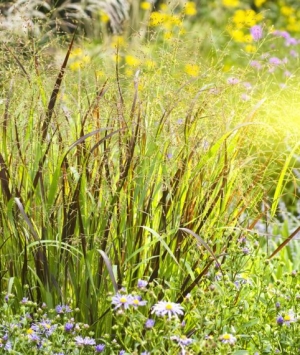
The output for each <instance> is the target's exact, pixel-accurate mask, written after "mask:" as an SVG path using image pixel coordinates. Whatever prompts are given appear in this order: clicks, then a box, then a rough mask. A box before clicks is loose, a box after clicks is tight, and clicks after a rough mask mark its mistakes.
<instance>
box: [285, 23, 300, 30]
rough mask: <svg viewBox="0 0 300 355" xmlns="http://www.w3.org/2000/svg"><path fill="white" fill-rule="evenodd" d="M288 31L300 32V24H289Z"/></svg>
mask: <svg viewBox="0 0 300 355" xmlns="http://www.w3.org/2000/svg"><path fill="white" fill-rule="evenodd" d="M287 30H288V31H291V32H300V22H297V23H290V24H288V25H287Z"/></svg>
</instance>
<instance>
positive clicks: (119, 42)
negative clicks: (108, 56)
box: [110, 36, 125, 48]
mask: <svg viewBox="0 0 300 355" xmlns="http://www.w3.org/2000/svg"><path fill="white" fill-rule="evenodd" d="M110 46H111V47H112V48H116V47H119V48H120V47H124V46H125V38H124V37H123V36H113V37H112V40H111V44H110Z"/></svg>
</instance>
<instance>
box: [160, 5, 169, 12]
mask: <svg viewBox="0 0 300 355" xmlns="http://www.w3.org/2000/svg"><path fill="white" fill-rule="evenodd" d="M159 9H160V10H161V11H167V10H168V5H167V4H160V5H159Z"/></svg>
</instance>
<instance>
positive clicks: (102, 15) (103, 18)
mask: <svg viewBox="0 0 300 355" xmlns="http://www.w3.org/2000/svg"><path fill="white" fill-rule="evenodd" d="M100 21H101V22H103V23H107V22H108V21H109V16H108V14H107V13H106V12H104V11H103V10H101V11H100Z"/></svg>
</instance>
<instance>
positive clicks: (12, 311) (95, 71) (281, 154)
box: [0, 0, 300, 355]
mask: <svg viewBox="0 0 300 355" xmlns="http://www.w3.org/2000/svg"><path fill="white" fill-rule="evenodd" d="M238 3H239V1H229V0H228V1H224V2H223V5H224V6H225V7H228V8H231V9H233V8H235V7H236V6H238ZM260 4H261V5H263V2H260ZM257 6H258V2H257ZM146 7H147V6H146V5H145V4H144V5H143V8H142V9H140V11H141V12H142V13H143V12H146V13H144V16H145V19H146V20H147V21H146V22H145V24H144V25H145V28H144V31H145V32H143V33H142V35H141V38H140V39H139V40H135V38H134V36H132V41H131V43H129V42H128V40H127V39H125V38H123V37H122V36H119V35H118V36H114V37H113V38H112V41H111V43H110V44H108V45H107V47H105V46H103V47H101V48H99V47H97V46H93V43H87V42H78V43H75V36H74V37H73V39H72V40H70V44H69V46H68V47H67V48H65V47H63V42H62V44H61V48H58V49H57V50H56V51H55V54H54V55H52V56H51V55H50V54H49V51H48V45H46V46H45V47H42V48H40V49H39V51H37V50H36V48H35V44H36V42H35V39H34V38H30V39H29V40H28V44H27V45H28V46H29V47H31V48H33V51H32V52H30V53H32V55H31V57H29V59H30V60H26V56H24V57H23V56H20V55H19V53H18V52H16V50H15V49H14V48H13V47H12V48H10V47H8V46H5V47H4V48H5V51H6V52H5V53H6V54H7V55H8V59H7V58H6V64H5V67H4V68H5V72H4V75H3V77H2V79H1V90H2V91H1V97H2V98H1V100H2V101H1V105H0V111H1V117H2V121H1V126H0V137H1V140H0V182H1V189H0V227H1V233H2V236H3V242H2V243H1V260H0V266H1V269H0V272H1V274H0V290H1V292H3V296H4V298H3V304H2V314H3V315H4V316H3V320H2V321H1V324H0V332H1V333H0V338H1V341H0V353H2V352H3V353H6V352H9V351H11V352H13V351H15V353H33V354H34V353H37V354H38V353H49V354H53V355H54V354H94V353H97V352H98V353H101V352H102V353H106V354H148V353H150V354H174V353H179V354H213V353H215V354H224V355H225V354H235V355H242V354H244V355H245V354H254V353H277V352H279V353H280V352H281V353H283V354H291V355H292V354H295V353H296V352H297V351H298V348H299V347H300V340H299V335H298V330H299V329H298V324H299V323H298V318H299V309H298V302H299V299H300V296H299V293H300V292H299V286H298V285H297V279H298V272H297V271H296V270H297V268H298V264H297V263H296V262H295V260H297V255H299V254H297V253H299V250H298V249H299V248H297V246H295V244H294V243H291V244H292V246H291V247H290V246H288V247H286V246H287V244H288V243H289V242H290V241H291V240H292V239H293V238H294V236H295V235H296V234H297V232H298V226H297V223H296V221H295V219H294V220H292V219H290V220H291V222H289V223H288V222H286V221H285V218H281V217H280V213H281V211H283V210H284V209H283V208H282V207H281V204H282V203H284V202H283V201H284V199H282V196H283V195H284V194H291V192H290V182H291V181H292V182H293V183H294V184H297V181H298V178H297V176H296V174H295V173H294V170H295V169H294V170H293V167H296V163H297V156H298V155H297V154H299V143H298V140H299V139H298V138H299V125H297V124H295V121H290V120H288V119H287V118H286V117H287V113H289V112H291V117H295V116H297V115H296V113H295V111H294V109H293V108H294V107H295V106H296V105H297V100H298V99H299V94H298V92H299V90H293V88H298V87H299V84H297V83H298V79H297V78H298V76H297V75H298V74H297V70H296V69H295V67H296V64H297V60H298V59H297V58H298V47H297V46H298V40H297V39H296V37H295V36H294V35H292V34H291V33H290V32H288V31H283V30H280V31H276V30H275V31H271V30H270V29H269V28H268V27H267V25H265V24H264V23H263V17H262V15H260V14H259V13H258V12H256V11H254V10H253V11H249V9H248V8H243V9H240V11H239V12H238V10H236V11H235V10H234V11H235V12H234V14H233V18H232V21H231V23H230V24H229V25H228V27H227V28H226V33H227V35H229V36H230V37H231V40H230V43H229V44H228V46H227V47H222V46H223V43H225V42H224V40H223V39H222V40H220V41H218V40H216V42H214V45H213V46H211V49H210V51H207V48H208V47H207V43H208V42H209V41H210V40H211V37H209V36H208V37H205V35H202V34H201V36H200V37H199V36H198V37H197V36H196V34H195V33H191V31H190V30H191V27H190V26H191V23H192V20H191V21H187V18H189V17H191V18H193V16H196V13H195V11H197V8H196V7H195V6H194V5H193V2H187V3H186V5H185V6H179V7H178V9H174V11H172V10H170V8H168V7H161V8H160V9H158V10H157V11H154V12H152V13H151V11H150V10H151V9H152V8H149V6H148V8H146ZM147 11H148V12H147ZM230 11H231V10H230ZM196 26H197V25H195V28H196ZM189 31H190V32H189ZM237 31H239V32H237ZM137 37H138V36H137ZM195 38H197V40H195ZM204 38H205V40H204ZM207 39H208V40H207ZM247 41H249V43H248V42H247ZM250 42H251V43H250ZM248 45H251V46H252V47H251V48H250V47H247V46H248ZM239 46H241V47H239ZM62 47H63V49H62ZM202 48H203V52H202ZM237 48H239V52H237V51H236V49H237ZM199 53H203V55H201V56H200V55H199ZM236 53H239V56H238V57H236ZM207 54H209V55H207ZM241 58H242V60H240V59H241ZM234 65H236V68H234ZM292 106H293V107H292ZM292 109H293V111H289V110H292ZM283 117H284V119H283ZM291 128H292V129H291ZM285 198H287V197H286V196H285ZM288 213H289V215H288V216H290V215H292V212H290V211H289V212H288ZM282 215H283V214H282ZM278 216H279V221H278V222H277V224H276V223H274V224H273V221H274V218H275V217H278ZM285 216H287V214H285ZM280 218H281V219H280ZM270 225H272V228H273V229H272V232H273V231H274V232H275V231H276V229H277V233H276V235H275V234H274V237H273V235H272V236H271V237H270V236H269V231H270ZM265 226H267V228H265V229H263V228H264V227H265ZM282 236H284V237H286V239H285V240H284V241H282V240H280V237H282ZM278 244H279V246H278ZM298 263H299V262H298ZM24 295H25V297H24Z"/></svg>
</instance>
